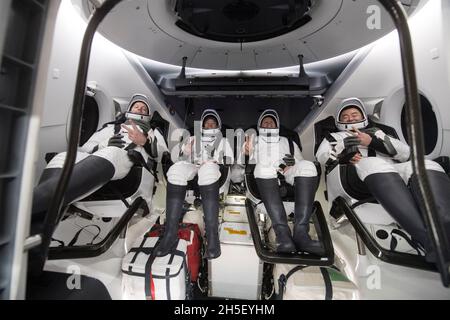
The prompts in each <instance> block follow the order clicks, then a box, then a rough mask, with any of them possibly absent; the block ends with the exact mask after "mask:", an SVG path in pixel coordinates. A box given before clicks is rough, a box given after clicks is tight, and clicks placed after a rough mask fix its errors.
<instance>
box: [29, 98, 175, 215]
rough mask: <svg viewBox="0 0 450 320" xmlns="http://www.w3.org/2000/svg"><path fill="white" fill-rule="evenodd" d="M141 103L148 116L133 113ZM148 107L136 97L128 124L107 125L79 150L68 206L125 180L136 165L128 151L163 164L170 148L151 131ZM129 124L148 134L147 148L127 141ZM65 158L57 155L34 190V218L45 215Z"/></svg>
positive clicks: (157, 134)
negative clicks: (109, 182) (118, 181)
mask: <svg viewBox="0 0 450 320" xmlns="http://www.w3.org/2000/svg"><path fill="white" fill-rule="evenodd" d="M138 102H141V103H143V104H144V105H145V106H146V112H144V113H143V114H137V113H132V112H131V111H132V108H133V106H134V105H135V104H136V103H138ZM149 106H150V104H149V102H148V99H147V98H146V97H145V96H143V95H134V96H133V97H132V99H131V101H130V103H129V106H128V109H127V110H128V111H127V113H126V114H125V118H126V121H123V122H122V123H120V122H118V123H115V124H107V125H105V127H104V128H103V129H101V130H99V131H98V132H96V133H95V134H94V135H92V137H91V138H90V139H89V140H88V141H87V142H86V143H85V144H84V145H83V146H82V147H80V148H79V150H78V152H77V157H76V162H75V166H74V169H73V173H72V176H71V179H70V183H69V186H68V189H67V192H66V194H65V197H64V203H65V204H68V203H71V202H73V201H74V200H76V199H78V198H80V197H81V196H86V195H88V194H90V193H92V192H93V191H95V190H97V189H99V188H100V187H101V186H103V185H104V184H105V183H107V182H108V181H110V180H120V179H122V178H124V177H125V176H126V175H127V174H128V172H129V171H130V169H131V167H132V166H133V161H132V160H131V159H130V157H129V155H128V151H129V150H134V151H137V152H139V153H140V154H141V155H142V156H143V159H144V161H147V160H148V159H149V158H151V159H154V160H156V161H160V160H161V157H162V154H163V153H164V152H165V151H168V148H167V146H166V143H165V140H164V138H163V137H162V135H161V133H160V132H159V130H158V129H155V130H153V129H152V128H151V127H150V120H151V116H150V115H149V113H150V107H149ZM130 120H132V121H133V122H134V123H135V124H136V125H137V127H138V130H139V131H141V132H145V133H146V135H147V142H146V144H145V145H144V146H137V145H135V144H134V143H132V142H131V140H130V139H129V138H128V132H127V128H129V127H131V123H130ZM65 158H66V153H65V152H63V153H60V154H58V155H56V156H55V157H54V158H53V159H52V160H51V161H50V162H49V164H48V165H47V167H46V169H45V170H44V172H43V174H42V176H41V179H40V181H39V183H38V185H37V186H36V187H35V189H34V198H33V214H34V216H35V217H36V216H37V215H40V214H43V213H45V211H46V209H47V207H48V205H49V201H50V199H51V197H52V195H53V193H54V189H55V188H56V184H57V182H58V180H59V175H60V172H61V168H62V167H63V165H64V161H65Z"/></svg>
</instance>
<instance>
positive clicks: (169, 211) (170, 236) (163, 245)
mask: <svg viewBox="0 0 450 320" xmlns="http://www.w3.org/2000/svg"><path fill="white" fill-rule="evenodd" d="M186 189H187V186H179V185H174V184H171V183H167V195H166V223H165V229H164V235H163V237H162V239H161V242H160V243H159V245H158V247H157V248H156V249H155V256H157V257H164V256H166V255H168V254H169V253H170V252H171V251H173V250H174V249H175V248H176V246H177V244H178V234H177V233H178V225H179V223H180V219H181V214H182V212H183V203H184V198H185V196H186Z"/></svg>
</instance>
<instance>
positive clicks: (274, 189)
mask: <svg viewBox="0 0 450 320" xmlns="http://www.w3.org/2000/svg"><path fill="white" fill-rule="evenodd" d="M255 180H256V185H257V186H258V190H259V194H260V196H261V200H262V201H263V203H264V206H265V207H266V210H267V213H268V214H269V217H270V220H272V227H273V231H274V232H275V236H276V241H277V249H276V250H277V252H284V253H291V252H296V249H295V244H294V241H293V240H292V236H291V230H289V226H288V223H287V217H286V211H285V210H284V206H283V202H282V201H281V195H280V187H279V186H278V180H277V179H259V178H257V179H255Z"/></svg>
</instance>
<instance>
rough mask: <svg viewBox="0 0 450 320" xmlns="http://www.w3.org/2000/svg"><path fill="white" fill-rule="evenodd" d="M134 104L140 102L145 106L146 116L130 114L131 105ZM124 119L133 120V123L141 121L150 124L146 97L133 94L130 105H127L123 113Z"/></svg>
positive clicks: (148, 104) (148, 105)
mask: <svg viewBox="0 0 450 320" xmlns="http://www.w3.org/2000/svg"><path fill="white" fill-rule="evenodd" d="M136 102H142V103H144V104H145V105H146V106H147V111H148V113H147V115H143V114H137V113H133V112H131V108H132V107H133V105H134V104H135V103H136ZM125 117H126V118H127V119H129V120H134V121H136V120H137V121H143V122H147V123H150V120H151V119H152V117H151V115H150V103H149V100H148V98H147V97H146V96H144V95H143V94H135V95H134V96H133V97H132V98H131V101H130V103H129V104H128V107H127V112H126V113H125Z"/></svg>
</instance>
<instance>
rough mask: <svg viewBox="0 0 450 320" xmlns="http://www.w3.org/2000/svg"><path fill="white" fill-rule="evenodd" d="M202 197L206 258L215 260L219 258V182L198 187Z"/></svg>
mask: <svg viewBox="0 0 450 320" xmlns="http://www.w3.org/2000/svg"><path fill="white" fill-rule="evenodd" d="M199 189H200V195H201V197H202V205H203V217H204V219H205V229H206V241H207V247H206V258H207V259H210V260H211V259H216V258H218V257H219V256H220V254H221V251H220V240H219V182H218V181H217V182H215V183H213V184H210V185H207V186H199Z"/></svg>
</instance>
